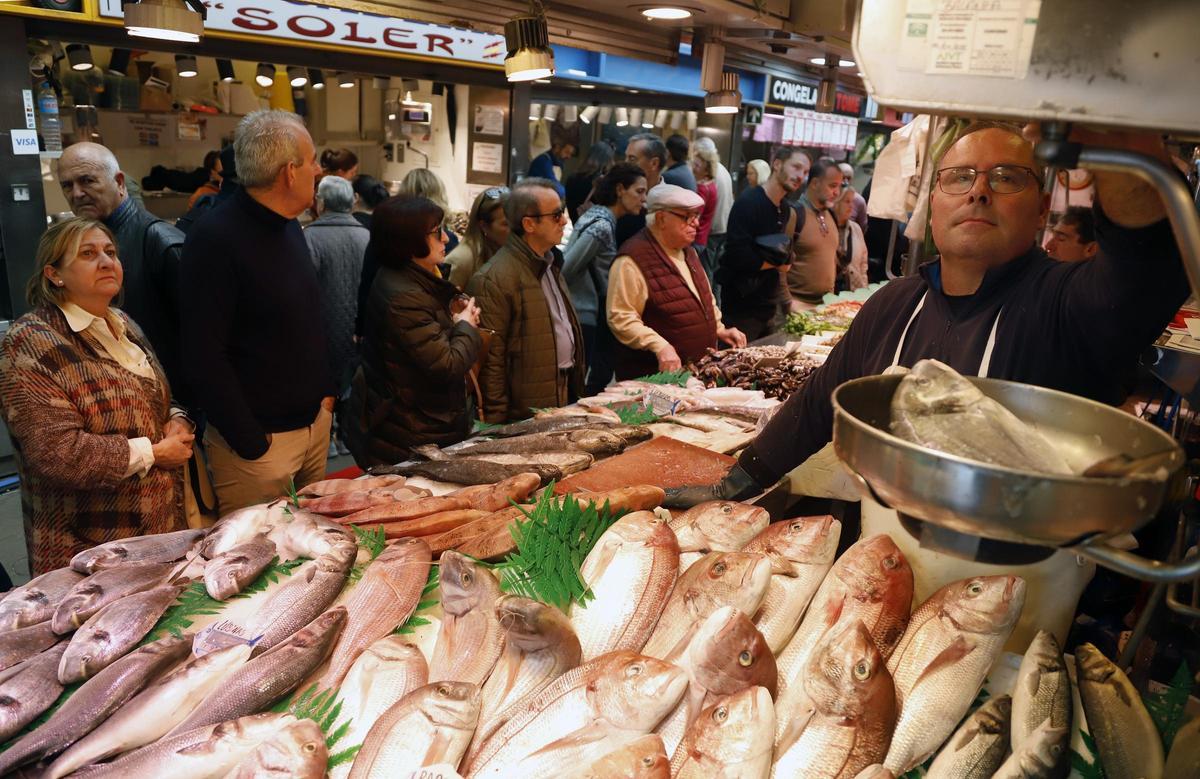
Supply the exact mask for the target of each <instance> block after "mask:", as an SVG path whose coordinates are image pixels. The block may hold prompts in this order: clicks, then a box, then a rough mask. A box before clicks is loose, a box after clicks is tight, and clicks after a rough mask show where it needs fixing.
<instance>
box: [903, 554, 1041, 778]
mask: <svg viewBox="0 0 1200 779" xmlns="http://www.w3.org/2000/svg"><path fill="white" fill-rule="evenodd" d="M1024 604H1025V580H1024V579H1021V578H1020V577H1017V576H980V577H975V578H973V579H962V580H960V581H957V582H951V583H950V584H947V585H946V586H945V587H942V588H941V589H940V590H938V591H937V592H935V593H934V594H933V595H931V596H929V599H928V600H927V601H925V602H924V603H922V604H921V605H920V606H919V607H918V608H917V610H916V611H915V612H913V615H912V619H911V620H910V621H909V623H908V629H907V630H906V631H905V632H904V637H903V638H901V639H900V643H899V644H898V645H897V646H896V651H895V652H894V653H893V654H892V656H891V658H889V659H888V670H889V671H891V673H892V678H893V679H894V680H895V682H896V699H897V702H898V703H899V704H900V718H899V720H898V721H897V722H896V732H895V733H894V734H893V736H892V745H891V748H890V749H889V750H888V755H887V759H885V760H884V761H883V764H884V765H885V766H887V767H888V768H890V769H892V770H893V771H895V772H896V773H901V772H903V771H908V770H911V769H912V768H913V767H914V766H917V765H919V764H921V763H922V762H924V761H925V759H926V758H927V757H929V756H930V755H932V754H933V753H934V751H935V750H936V749H937V748H938V747H939V746H941V744H942V742H944V741H945V740H946V739H947V738H949V736H950V734H952V733H953V732H954V729H955V728H956V727H957V726H958V723H959V722H961V721H962V718H963V716H964V715H965V714H966V713H967V710H968V709H969V708H970V706H971V701H973V700H974V699H975V696H976V695H977V694H978V693H979V689H980V688H981V687H982V686H983V681H984V679H985V678H986V676H987V673H988V671H989V670H990V669H991V667H992V665H993V664H994V663H995V661H996V658H997V657H999V656H1000V652H1001V651H1002V650H1003V648H1004V642H1005V641H1007V640H1008V637H1009V635H1010V634H1011V633H1012V630H1013V627H1014V626H1015V625H1016V622H1017V619H1018V618H1019V617H1020V616H1021V608H1022V606H1024Z"/></svg>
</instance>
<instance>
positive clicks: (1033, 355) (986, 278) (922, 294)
mask: <svg viewBox="0 0 1200 779" xmlns="http://www.w3.org/2000/svg"><path fill="white" fill-rule="evenodd" d="M1072 140H1078V141H1080V142H1083V143H1089V144H1094V145H1096V146H1109V147H1118V148H1128V149H1133V150H1136V151H1141V152H1143V153H1146V154H1150V155H1153V156H1155V157H1157V158H1158V159H1160V160H1162V161H1164V162H1168V161H1169V158H1168V157H1167V154H1166V152H1165V150H1164V147H1163V144H1162V140H1161V138H1160V137H1159V136H1156V135H1133V134H1122V133H1112V134H1101V133H1090V132H1087V131H1084V130H1079V129H1077V130H1075V131H1074V133H1073V135H1072ZM936 164H937V173H936V176H935V184H934V190H933V192H932V194H931V196H930V210H931V225H932V231H933V238H934V241H935V243H936V244H937V247H938V249H939V250H940V253H941V254H940V257H938V258H937V259H935V260H933V261H932V262H929V263H926V264H924V265H922V266H921V267H920V269H919V272H918V273H916V274H914V275H912V276H906V277H904V278H901V279H896V280H894V281H892V282H890V283H889V284H888V285H887V286H885V287H884V288H882V289H881V290H879V291H878V292H877V293H876V294H875V295H873V296H872V297H871V298H870V300H868V301H867V302H866V304H865V305H864V306H863V308H862V310H861V312H860V313H859V315H858V316H857V317H856V318H855V320H854V324H853V325H852V326H851V327H850V329H849V331H848V332H847V333H846V334H845V336H844V337H843V338H842V340H841V342H839V343H838V345H837V346H836V347H834V349H833V352H832V353H831V354H830V356H829V359H828V360H827V361H826V362H825V364H824V365H822V366H821V367H820V368H818V369H817V370H816V371H815V372H814V373H813V374H812V376H811V377H810V378H809V380H808V382H807V383H806V384H805V385H804V386H803V387H802V388H801V389H800V391H798V392H796V393H795V394H794V395H792V396H791V397H790V398H789V399H788V400H787V402H786V403H785V404H784V406H783V407H782V408H781V409H780V410H779V411H778V412H777V413H776V414H775V416H774V417H772V418H771V421H770V422H769V423H768V424H767V426H766V427H765V428H764V429H763V431H762V433H761V434H759V436H758V437H757V438H756V439H755V440H754V442H753V443H752V444H751V445H750V446H749V447H748V448H747V449H746V450H745V451H744V452H743V453H742V454H741V456H740V457H739V459H738V463H737V465H736V466H734V468H733V469H732V470H731V471H730V474H729V476H727V477H726V479H725V480H724V481H723V482H722V483H720V484H718V485H716V487H704V488H698V487H684V488H681V489H680V490H677V491H671V494H670V495H669V496H668V501H669V502H671V504H672V505H690V504H692V503H695V502H700V501H703V500H711V499H713V498H714V497H719V498H722V499H743V498H748V497H750V496H752V495H756V494H758V493H760V492H762V491H763V490H765V489H766V488H768V487H770V486H771V485H773V484H774V483H775V482H776V481H778V480H779V479H780V478H782V477H783V476H784V475H785V474H787V473H788V472H789V471H791V470H792V469H793V468H796V466H798V465H800V464H801V463H804V462H805V461H806V460H808V459H809V458H810V457H811V456H812V455H814V454H816V453H817V452H818V450H820V449H822V447H824V446H825V445H826V444H827V443H828V442H829V441H830V438H831V436H832V426H833V409H832V406H831V404H830V396H831V395H832V393H833V390H834V389H835V388H836V387H837V386H838V385H840V384H842V383H844V382H846V381H850V380H851V379H856V378H859V377H862V376H872V375H876V374H879V373H882V372H883V371H884V370H885V369H887V368H888V367H889V366H906V367H911V366H912V365H913V364H914V363H916V362H917V361H918V360H921V359H925V358H934V359H937V360H940V361H942V362H944V363H946V364H948V365H950V366H951V367H953V368H954V369H955V370H957V371H959V372H960V373H962V374H965V375H971V376H975V375H978V376H991V377H995V378H1002V379H1010V380H1014V381H1020V382H1025V383H1029V384H1036V385H1040V386H1043V387H1051V388H1054V389H1059V390H1063V391H1066V392H1070V393H1074V394H1077V395H1082V396H1084V397H1087V398H1092V399H1094V400H1098V401H1101V402H1105V403H1110V404H1116V403H1120V402H1121V401H1122V400H1123V399H1124V394H1125V390H1124V387H1125V381H1124V379H1125V377H1126V376H1127V375H1128V372H1129V370H1130V369H1131V367H1132V366H1133V365H1134V364H1135V361H1136V360H1137V357H1138V354H1139V353H1140V351H1141V350H1142V349H1143V348H1144V347H1145V346H1146V345H1147V344H1150V343H1151V342H1153V340H1154V339H1155V338H1157V337H1158V335H1159V334H1160V333H1161V332H1162V330H1163V328H1164V327H1165V326H1166V324H1167V323H1168V322H1169V321H1170V320H1171V318H1172V316H1173V315H1174V314H1175V312H1176V311H1177V310H1178V308H1179V306H1180V305H1181V304H1182V303H1183V301H1184V299H1185V298H1186V297H1187V295H1188V282H1187V278H1186V276H1185V275H1184V271H1183V265H1182V263H1181V261H1180V254H1179V249H1178V247H1177V245H1176V243H1175V239H1174V236H1173V234H1172V232H1171V229H1170V225H1169V224H1168V222H1167V220H1166V218H1165V213H1166V212H1165V210H1164V208H1163V205H1162V203H1161V200H1160V199H1159V197H1158V195H1157V193H1156V192H1155V191H1154V190H1153V189H1152V188H1150V186H1149V185H1148V184H1145V183H1143V182H1141V181H1140V180H1138V179H1136V178H1134V177H1133V176H1130V175H1126V174H1119V173H1105V172H1099V171H1098V172H1097V173H1096V181H1097V202H1096V207H1095V217H1096V234H1097V240H1098V241H1099V243H1100V250H1099V252H1098V253H1097V255H1096V257H1095V258H1094V259H1092V260H1091V261H1089V262H1082V263H1060V262H1055V261H1054V260H1052V259H1050V258H1049V257H1047V256H1046V253H1045V251H1043V250H1042V249H1041V247H1039V246H1037V245H1036V237H1037V233H1038V231H1039V230H1040V229H1041V227H1042V225H1043V224H1044V221H1045V218H1046V214H1047V212H1048V209H1049V197H1048V196H1047V195H1046V194H1044V193H1043V192H1042V188H1041V185H1042V180H1041V174H1040V173H1039V171H1038V164H1037V162H1036V161H1035V159H1034V154H1033V145H1032V144H1031V143H1030V142H1029V141H1028V140H1026V139H1025V138H1024V137H1023V136H1022V134H1021V131H1020V130H1019V129H1018V128H1015V127H1014V126H1010V125H1003V124H999V123H978V124H976V125H972V126H970V127H968V128H966V129H965V130H964V131H963V132H962V134H961V135H960V137H959V139H958V140H957V141H956V142H955V143H954V144H953V145H951V146H950V147H949V149H948V150H947V151H946V153H945V155H944V156H943V157H942V159H941V160H938V161H937V163H936ZM828 456H829V457H830V458H832V454H831V453H830V454H829V455H828ZM817 459H819V458H814V462H815V461H816V460H817ZM831 464H832V459H831V460H830V462H829V463H827V464H826V471H827V473H831V472H833V471H835V470H837V469H836V468H835V467H834V468H830V467H828V466H829V465H831ZM796 478H797V477H796V476H794V477H793V484H795V483H796ZM805 494H809V495H817V494H818V492H817V491H808V492H806V493H805ZM830 494H835V493H832V492H826V493H824V494H823V495H821V496H822V497H828V496H829V495H830ZM864 522H865V519H864Z"/></svg>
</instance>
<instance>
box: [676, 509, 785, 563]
mask: <svg viewBox="0 0 1200 779" xmlns="http://www.w3.org/2000/svg"><path fill="white" fill-rule="evenodd" d="M770 522H771V515H770V514H768V513H767V510H766V509H763V508H759V507H758V506H751V505H750V504H749V503H737V502H735V501H731V500H710V501H706V502H704V503H700V504H698V505H695V506H693V507H692V508H690V509H688V510H687V511H685V512H683V513H682V514H680V515H678V516H677V517H674V518H673V519H672V520H671V522H670V527H671V530H672V531H674V533H675V537H676V538H677V539H678V540H679V553H680V556H679V567H680V568H684V569H686V568H687V567H688V566H689V565H691V564H692V563H694V562H696V560H698V559H700V556H701V555H702V554H706V553H708V552H737V551H740V550H741V548H742V547H744V546H745V545H746V544H747V543H748V542H749V541H750V539H752V538H754V537H755V536H756V535H758V534H759V533H761V532H762V531H763V530H764V529H766V527H767V525H768V524H770Z"/></svg>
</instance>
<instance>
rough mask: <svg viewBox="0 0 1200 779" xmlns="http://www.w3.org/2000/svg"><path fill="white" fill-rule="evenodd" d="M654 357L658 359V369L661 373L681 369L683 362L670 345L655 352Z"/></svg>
mask: <svg viewBox="0 0 1200 779" xmlns="http://www.w3.org/2000/svg"><path fill="white" fill-rule="evenodd" d="M654 356H655V357H657V358H658V369H659V370H660V371H662V372H663V373H666V372H668V371H677V370H680V369H682V368H683V362H682V361H681V360H680V359H679V353H678V352H676V351H675V347H673V346H671V345H670V344H667V345H666V346H664V347H663V348H662V349H660V350H658V351H657V352H655V353H654Z"/></svg>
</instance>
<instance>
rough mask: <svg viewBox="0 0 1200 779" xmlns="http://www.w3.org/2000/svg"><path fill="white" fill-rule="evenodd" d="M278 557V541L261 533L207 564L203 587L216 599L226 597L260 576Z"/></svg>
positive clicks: (224, 598)
mask: <svg viewBox="0 0 1200 779" xmlns="http://www.w3.org/2000/svg"><path fill="white" fill-rule="evenodd" d="M274 559H275V542H274V541H272V540H271V539H269V538H267V537H266V536H265V535H262V534H259V535H256V536H254V537H253V538H251V539H250V540H249V541H244V542H242V543H240V544H238V545H237V546H235V547H233V548H232V549H230V550H229V551H227V552H222V553H221V554H219V555H217V556H216V557H214V558H213V559H211V560H209V561H208V564H207V565H206V566H204V589H205V590H207V591H208V596H209V597H210V598H212V599H213V600H226V599H228V598H232V597H233V596H234V595H237V594H238V593H239V592H241V591H242V590H243V589H244V588H245V587H246V585H247V584H249V583H250V582H252V581H254V580H255V579H257V578H258V575H259V574H260V573H262V572H263V571H264V570H266V568H267V566H268V565H270V564H271V561H272V560H274Z"/></svg>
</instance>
